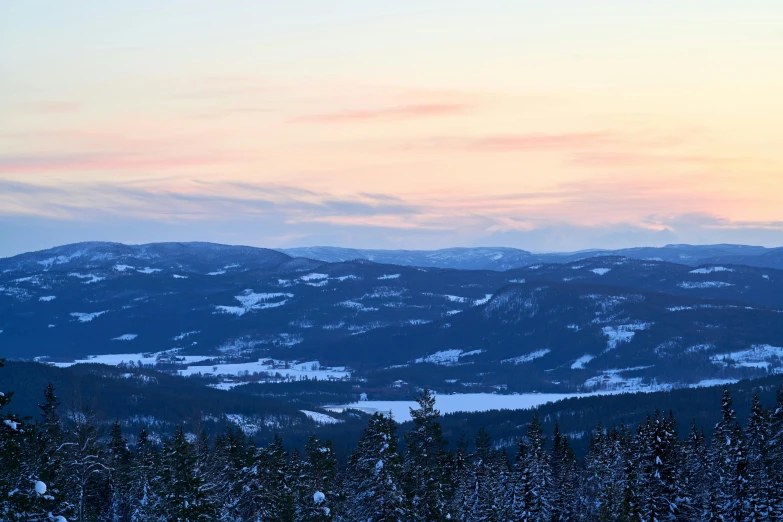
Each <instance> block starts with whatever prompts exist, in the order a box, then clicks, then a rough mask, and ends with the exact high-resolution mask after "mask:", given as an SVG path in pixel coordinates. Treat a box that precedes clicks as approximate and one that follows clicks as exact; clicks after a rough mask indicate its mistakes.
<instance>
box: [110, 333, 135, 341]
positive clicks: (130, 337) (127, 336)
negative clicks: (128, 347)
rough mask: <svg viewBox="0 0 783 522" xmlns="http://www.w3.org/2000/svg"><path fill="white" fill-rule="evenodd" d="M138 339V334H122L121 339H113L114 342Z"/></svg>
mask: <svg viewBox="0 0 783 522" xmlns="http://www.w3.org/2000/svg"><path fill="white" fill-rule="evenodd" d="M136 337H138V334H122V335H121V336H119V337H115V338H113V339H112V341H132V340H134V339H135V338H136Z"/></svg>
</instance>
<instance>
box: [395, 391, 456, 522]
mask: <svg viewBox="0 0 783 522" xmlns="http://www.w3.org/2000/svg"><path fill="white" fill-rule="evenodd" d="M416 402H417V403H418V406H419V407H418V408H411V417H412V419H413V429H412V430H411V431H409V432H408V433H406V434H405V449H406V453H405V460H404V472H405V482H406V496H407V498H408V501H409V502H410V506H411V520H412V521H414V522H441V521H444V520H446V519H447V518H446V517H447V515H450V514H449V513H448V504H449V501H450V496H451V492H452V491H453V486H452V481H451V477H450V476H449V457H448V454H447V452H446V440H445V439H444V438H443V432H442V430H441V425H440V422H438V418H439V417H440V412H439V411H438V410H437V409H435V395H434V394H433V393H432V392H431V391H430V390H424V391H423V392H422V394H421V395H420V396H418V397H417V398H416Z"/></svg>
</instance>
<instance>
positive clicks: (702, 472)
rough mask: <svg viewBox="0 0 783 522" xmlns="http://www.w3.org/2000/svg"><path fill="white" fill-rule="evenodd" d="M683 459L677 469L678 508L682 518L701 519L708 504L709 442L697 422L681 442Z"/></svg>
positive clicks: (693, 423)
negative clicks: (707, 442)
mask: <svg viewBox="0 0 783 522" xmlns="http://www.w3.org/2000/svg"><path fill="white" fill-rule="evenodd" d="M681 453H682V460H681V462H680V463H679V467H678V471H677V481H678V482H679V490H680V493H679V498H678V508H679V510H678V511H679V516H680V519H681V520H699V519H700V517H701V516H702V514H703V513H704V512H705V511H706V507H707V505H708V500H709V499H708V497H707V495H706V492H707V489H708V488H707V481H708V477H707V471H708V470H707V444H706V441H705V437H704V432H703V431H701V430H699V429H698V427H697V426H696V422H692V423H691V429H690V431H689V432H688V435H687V437H686V438H685V440H684V441H683V443H682V444H681Z"/></svg>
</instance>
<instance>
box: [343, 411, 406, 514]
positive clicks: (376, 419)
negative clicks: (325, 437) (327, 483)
mask: <svg viewBox="0 0 783 522" xmlns="http://www.w3.org/2000/svg"><path fill="white" fill-rule="evenodd" d="M401 479H402V457H401V456H400V454H399V452H398V451H397V423H396V422H395V421H394V419H393V418H392V416H391V414H389V415H383V414H381V413H375V414H374V415H373V416H372V417H370V421H369V423H368V424H367V427H366V428H365V430H364V434H363V435H362V437H361V438H360V439H359V443H358V445H357V447H356V449H355V450H354V452H353V454H352V455H351V458H350V460H349V462H348V473H347V475H346V481H345V487H346V497H347V498H348V499H349V503H348V504H347V505H346V518H347V519H348V520H361V521H363V522H402V521H404V520H407V515H408V514H407V511H406V504H405V498H404V495H403V492H402V483H401Z"/></svg>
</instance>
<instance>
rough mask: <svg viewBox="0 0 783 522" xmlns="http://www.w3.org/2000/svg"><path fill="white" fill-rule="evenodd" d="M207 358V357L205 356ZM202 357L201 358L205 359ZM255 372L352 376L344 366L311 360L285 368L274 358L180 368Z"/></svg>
mask: <svg viewBox="0 0 783 522" xmlns="http://www.w3.org/2000/svg"><path fill="white" fill-rule="evenodd" d="M204 359H206V357H205V358H204ZM204 359H201V360H204ZM245 372H248V374H253V373H269V374H271V375H276V374H278V373H279V374H280V375H281V376H282V377H293V378H295V379H299V378H302V379H305V378H307V379H319V380H320V379H330V378H332V379H344V378H346V377H350V375H351V372H350V371H348V370H346V369H345V368H342V367H337V368H327V367H322V366H321V365H320V364H319V362H318V361H309V362H303V363H291V364H289V365H288V368H285V362H284V361H277V360H273V359H259V360H258V361H256V362H249V363H228V364H216V365H214V366H188V367H187V368H185V369H184V370H179V372H178V373H179V374H180V375H184V376H188V375H198V374H201V375H227V376H232V375H244V374H245Z"/></svg>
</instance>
